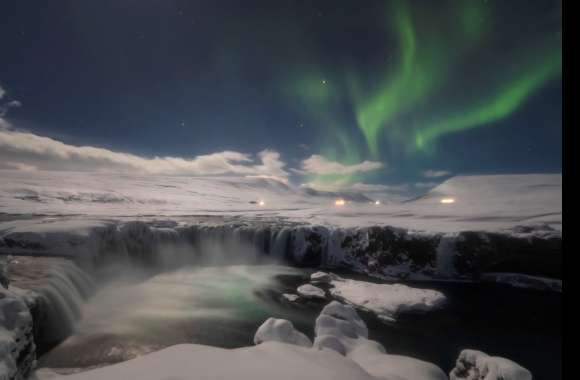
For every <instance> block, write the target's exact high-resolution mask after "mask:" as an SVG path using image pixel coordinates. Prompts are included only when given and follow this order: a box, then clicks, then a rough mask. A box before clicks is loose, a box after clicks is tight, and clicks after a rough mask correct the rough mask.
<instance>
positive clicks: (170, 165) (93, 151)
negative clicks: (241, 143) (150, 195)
mask: <svg viewBox="0 0 580 380" xmlns="http://www.w3.org/2000/svg"><path fill="white" fill-rule="evenodd" d="M257 156H258V157H257V158H258V160H255V159H254V158H253V157H252V156H251V155H249V154H245V153H240V152H235V151H224V152H218V153H211V154H206V155H200V156H196V157H194V158H191V159H188V158H181V157H153V158H148V157H143V156H138V155H134V154H130V153H122V152H115V151H112V150H108V149H103V148H98V147H93V146H75V145H70V144H66V143H63V142H61V141H58V140H55V139H52V138H49V137H44V136H39V135H36V134H33V133H30V132H26V131H18V130H14V129H12V128H10V126H9V125H8V123H7V122H6V121H5V120H3V119H0V161H4V162H11V163H17V164H18V165H26V167H29V168H32V167H35V168H38V169H39V170H79V171H112V172H124V171H125V172H126V171H131V172H135V171H139V172H143V173H150V174H167V175H241V176H262V177H268V178H275V179H278V180H281V181H284V182H286V181H287V179H288V172H286V170H284V167H285V165H286V164H285V163H284V162H283V161H281V159H280V154H279V153H278V152H275V151H272V150H264V151H262V152H260V153H258V155H257ZM12 166H14V164H13V165H12ZM22 167H25V166H22Z"/></svg>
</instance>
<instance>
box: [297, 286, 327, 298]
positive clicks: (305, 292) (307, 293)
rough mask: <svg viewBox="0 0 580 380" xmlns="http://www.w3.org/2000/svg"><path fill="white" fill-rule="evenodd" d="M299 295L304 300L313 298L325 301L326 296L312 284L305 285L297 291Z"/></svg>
mask: <svg viewBox="0 0 580 380" xmlns="http://www.w3.org/2000/svg"><path fill="white" fill-rule="evenodd" d="M296 291H297V292H298V294H300V295H301V296H302V297H304V298H311V299H325V298H326V294H325V293H324V290H322V289H320V288H318V287H316V286H314V285H310V284H304V285H301V286H299V287H298V289H296Z"/></svg>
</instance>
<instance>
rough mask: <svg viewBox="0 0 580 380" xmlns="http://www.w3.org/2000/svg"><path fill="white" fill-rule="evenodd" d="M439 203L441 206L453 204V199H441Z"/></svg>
mask: <svg viewBox="0 0 580 380" xmlns="http://www.w3.org/2000/svg"><path fill="white" fill-rule="evenodd" d="M440 203H443V204H451V203H455V199H453V198H443V199H441V201H440Z"/></svg>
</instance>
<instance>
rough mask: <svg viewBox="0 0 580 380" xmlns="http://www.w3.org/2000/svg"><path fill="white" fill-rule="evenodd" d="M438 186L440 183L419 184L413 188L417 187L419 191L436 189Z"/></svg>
mask: <svg viewBox="0 0 580 380" xmlns="http://www.w3.org/2000/svg"><path fill="white" fill-rule="evenodd" d="M437 185H439V183H438V182H417V183H415V184H414V185H413V186H415V187H416V188H418V189H427V188H430V187H435V186H437Z"/></svg>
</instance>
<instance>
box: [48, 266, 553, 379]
mask: <svg viewBox="0 0 580 380" xmlns="http://www.w3.org/2000/svg"><path fill="white" fill-rule="evenodd" d="M310 272H311V271H309V270H301V269H296V268H289V267H284V266H278V265H234V266H208V267H184V268H181V269H179V270H175V271H172V272H165V273H161V274H158V275H156V276H152V277H151V276H146V277H143V276H142V275H139V274H138V273H134V272H132V271H131V270H128V269H127V270H126V272H124V276H122V277H120V278H121V279H119V277H117V279H116V280H114V281H110V282H108V283H106V284H105V285H104V286H102V287H100V288H99V290H98V291H97V292H96V294H94V296H92V297H91V298H90V299H89V301H88V302H87V303H85V304H84V305H82V304H81V306H80V314H82V319H80V320H79V319H78V318H76V316H77V311H76V310H75V307H73V305H71V304H70V302H69V301H66V299H65V300H62V292H63V291H64V292H70V294H71V295H70V296H68V298H70V299H77V297H83V295H82V294H80V293H79V291H78V290H75V289H69V286H68V285H65V284H64V283H62V280H55V281H56V283H57V284H58V286H57V288H58V289H60V293H59V294H61V295H60V296H59V297H60V299H59V298H56V301H58V302H57V304H59V305H68V306H67V307H64V309H63V310H61V311H60V312H61V313H63V315H65V316H70V318H72V319H74V320H75V321H76V322H75V323H74V324H75V332H74V334H73V335H71V336H70V337H69V338H68V339H66V340H65V341H64V342H62V343H61V344H60V345H58V346H57V347H55V348H54V349H52V350H50V351H49V352H47V353H46V354H45V355H43V356H42V357H41V358H40V361H39V362H40V363H39V364H40V366H41V367H51V368H87V367H93V366H101V365H106V364H110V363H115V362H119V361H123V360H127V359H130V358H132V357H135V356H137V355H140V354H143V353H146V352H150V351H154V350H158V349H161V348H163V347H167V346H170V345H173V344H179V343H199V344H208V345H213V346H220V347H228V348H233V347H241V346H248V345H251V344H252V338H253V334H254V332H255V331H256V329H257V327H258V326H259V325H260V324H261V323H262V322H263V321H264V320H265V319H267V318H268V317H270V316H273V317H277V318H285V319H289V320H291V321H292V322H293V323H294V324H295V326H296V327H297V328H298V329H299V330H301V331H303V332H304V333H306V334H307V335H309V336H310V337H311V338H312V337H313V326H314V321H315V319H316V316H317V315H318V313H319V312H320V310H321V308H322V306H323V305H324V303H316V302H312V303H309V304H306V305H297V304H293V303H289V302H284V301H283V297H281V294H282V293H284V292H293V291H295V288H296V286H298V285H300V284H302V283H304V282H306V281H307V277H308V275H309V273H310ZM341 275H343V276H345V277H352V278H356V279H360V280H367V281H377V280H376V279H370V278H367V277H365V276H361V275H354V274H345V273H341ZM413 286H417V287H428V288H432V289H437V290H440V291H442V292H443V293H444V294H446V295H447V297H448V300H449V302H448V304H447V305H446V307H445V308H444V309H443V310H441V311H439V312H434V313H430V314H426V315H408V316H405V317H403V318H401V319H400V320H399V321H398V322H396V323H394V324H389V325H387V324H384V323H382V322H380V321H379V320H378V319H376V318H374V317H373V316H372V315H370V314H366V313H361V315H362V317H363V319H364V320H365V321H366V323H367V324H368V326H369V332H370V338H371V339H374V340H377V341H379V342H381V343H382V344H383V345H384V346H385V348H386V349H387V351H388V352H389V353H392V354H401V355H408V356H413V357H416V358H419V359H423V360H426V361H430V362H433V363H436V364H437V365H439V366H440V367H441V368H443V369H444V370H445V371H449V370H450V369H451V368H452V367H453V365H454V361H455V359H456V357H457V355H458V354H459V351H460V350H461V349H464V348H474V349H480V350H483V351H485V352H488V353H489V354H492V355H498V356H504V357H508V358H511V359H513V360H515V361H516V362H518V363H520V364H522V365H523V366H525V367H527V368H529V369H530V370H531V371H532V373H534V378H535V379H557V378H561V353H562V351H561V346H560V342H561V338H562V296H561V294H556V293H549V292H540V291H533V290H526V289H516V288H511V287H508V286H504V285H494V284H468V283H444V282H443V283H441V282H439V283H436V282H432V283H426V282H421V283H415V284H413ZM75 305H77V306H78V304H77V303H75ZM67 318H68V317H67ZM67 323H68V322H67ZM63 372H66V370H65V371H63Z"/></svg>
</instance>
